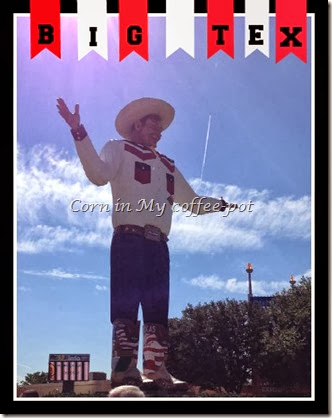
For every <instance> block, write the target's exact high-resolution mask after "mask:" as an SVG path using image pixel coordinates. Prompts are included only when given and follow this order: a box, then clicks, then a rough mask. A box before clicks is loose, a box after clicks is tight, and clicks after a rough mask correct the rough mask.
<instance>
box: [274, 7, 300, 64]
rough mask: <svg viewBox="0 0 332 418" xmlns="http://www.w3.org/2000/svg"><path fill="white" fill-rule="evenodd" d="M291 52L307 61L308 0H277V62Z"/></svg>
mask: <svg viewBox="0 0 332 418" xmlns="http://www.w3.org/2000/svg"><path fill="white" fill-rule="evenodd" d="M291 52H292V53H293V54H294V55H296V56H297V57H298V58H299V59H301V60H302V61H303V62H307V3H306V0H291V1H289V0H276V62H279V61H280V60H282V59H283V58H284V57H285V56H286V55H288V54H290V53H291Z"/></svg>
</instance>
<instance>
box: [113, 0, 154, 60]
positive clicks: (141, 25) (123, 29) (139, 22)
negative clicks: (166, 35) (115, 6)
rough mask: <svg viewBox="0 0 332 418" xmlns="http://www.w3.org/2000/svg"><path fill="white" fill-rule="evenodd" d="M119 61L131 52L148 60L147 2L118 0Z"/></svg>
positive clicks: (145, 0) (146, 0) (143, 0)
mask: <svg viewBox="0 0 332 418" xmlns="http://www.w3.org/2000/svg"><path fill="white" fill-rule="evenodd" d="M119 38H120V47H119V51H120V61H121V60H123V59H124V58H126V57H127V56H128V55H129V54H131V53H132V52H136V53H137V54H139V55H140V56H141V57H142V58H144V59H146V60H148V59H149V55H148V0H135V1H132V0H119Z"/></svg>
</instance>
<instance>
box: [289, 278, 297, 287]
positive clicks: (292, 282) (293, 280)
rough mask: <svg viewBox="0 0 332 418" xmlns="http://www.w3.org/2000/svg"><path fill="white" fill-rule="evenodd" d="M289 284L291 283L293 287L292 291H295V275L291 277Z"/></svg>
mask: <svg viewBox="0 0 332 418" xmlns="http://www.w3.org/2000/svg"><path fill="white" fill-rule="evenodd" d="M289 283H290V285H291V288H292V289H294V286H295V283H296V280H295V278H294V276H293V275H291V276H290V279H289Z"/></svg>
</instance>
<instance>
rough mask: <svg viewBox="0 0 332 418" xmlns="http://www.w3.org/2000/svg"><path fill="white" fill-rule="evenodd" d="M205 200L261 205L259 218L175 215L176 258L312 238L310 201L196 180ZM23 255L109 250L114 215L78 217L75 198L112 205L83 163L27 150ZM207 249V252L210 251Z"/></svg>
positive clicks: (256, 211)
mask: <svg viewBox="0 0 332 418" xmlns="http://www.w3.org/2000/svg"><path fill="white" fill-rule="evenodd" d="M190 183H191V185H192V186H193V188H194V190H196V191H197V193H199V194H200V195H203V196H213V197H217V198H219V197H220V196H223V197H224V198H225V199H226V200H227V201H231V202H236V203H238V204H240V203H245V204H247V203H248V202H249V201H252V202H253V206H252V212H248V211H247V210H246V211H244V212H242V213H241V212H239V211H236V212H235V213H231V214H230V215H229V216H227V217H226V216H224V215H225V214H226V213H215V214H207V215H203V216H199V217H194V216H187V215H188V214H189V213H186V212H184V213H182V212H179V213H174V216H173V224H172V231H171V237H170V238H171V240H170V246H171V249H172V250H173V251H179V252H184V251H185V252H191V253H196V252H205V253H218V252H222V251H223V250H224V249H225V248H236V249H238V250H241V249H247V248H250V249H259V248H262V247H263V246H264V245H265V243H266V242H267V241H268V240H273V239H275V238H278V239H279V238H282V239H300V240H308V239H309V238H310V214H311V208H310V198H309V197H308V196H303V197H301V198H297V199H295V198H294V197H291V196H290V197H288V196H281V197H278V198H271V195H270V193H269V192H268V191H267V190H263V191H258V190H255V189H248V190H244V189H241V188H240V187H238V186H236V185H224V184H216V183H211V182H206V181H203V182H200V180H199V179H192V180H191V181H190ZM15 184H16V188H17V205H18V248H17V249H18V251H20V252H25V253H34V254H36V253H42V252H54V251H71V252H73V251H79V250H80V249H82V248H84V247H86V246H101V247H103V248H109V245H110V241H111V235H112V225H111V213H109V212H105V211H104V212H102V213H101V212H98V210H97V211H95V212H93V213H91V212H86V213H82V212H79V213H73V212H72V211H71V210H70V204H71V202H72V201H73V200H74V199H79V200H81V201H82V203H104V204H109V205H111V203H112V197H111V190H110V187H109V185H106V186H102V187H97V186H95V185H93V184H91V183H90V182H89V181H88V180H87V178H86V176H85V174H84V171H83V168H82V166H81V163H80V162H79V159H78V158H77V157H69V155H68V153H65V152H62V151H58V150H56V149H55V148H52V147H49V146H38V147H34V148H32V149H31V150H29V151H25V150H23V149H19V159H18V173H17V176H16V181H15ZM202 243H204V245H202Z"/></svg>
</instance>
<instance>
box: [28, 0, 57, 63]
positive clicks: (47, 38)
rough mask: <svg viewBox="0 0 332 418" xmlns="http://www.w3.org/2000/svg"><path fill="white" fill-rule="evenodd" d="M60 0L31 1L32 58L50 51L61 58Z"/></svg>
mask: <svg viewBox="0 0 332 418" xmlns="http://www.w3.org/2000/svg"><path fill="white" fill-rule="evenodd" d="M60 35H61V33H60V0H48V1H47V2H46V1H45V0H30V41H31V45H30V47H31V58H34V57H35V56H36V55H37V54H39V53H40V52H41V51H42V50H43V49H45V48H46V49H48V50H49V51H50V52H52V53H53V54H54V55H56V56H57V57H58V58H61V46H60Z"/></svg>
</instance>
